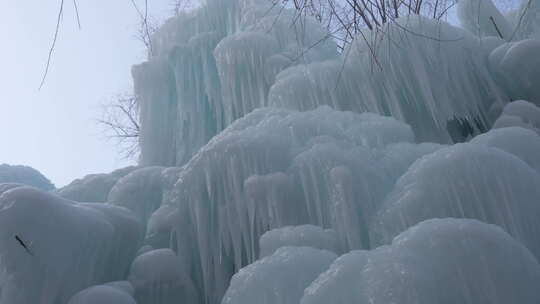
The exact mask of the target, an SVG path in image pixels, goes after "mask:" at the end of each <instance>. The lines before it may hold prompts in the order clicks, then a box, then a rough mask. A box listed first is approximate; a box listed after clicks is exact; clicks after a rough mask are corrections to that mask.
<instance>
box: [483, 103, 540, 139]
mask: <svg viewBox="0 0 540 304" xmlns="http://www.w3.org/2000/svg"><path fill="white" fill-rule="evenodd" d="M505 127H522V128H526V129H530V130H532V131H535V132H536V133H537V134H539V135H540V108H538V107H537V106H535V105H534V104H532V103H530V102H527V101H525V100H518V101H514V102H511V103H509V104H507V105H506V106H505V107H504V109H503V111H502V113H501V116H500V117H499V118H498V119H497V120H496V121H495V123H494V124H493V128H505Z"/></svg>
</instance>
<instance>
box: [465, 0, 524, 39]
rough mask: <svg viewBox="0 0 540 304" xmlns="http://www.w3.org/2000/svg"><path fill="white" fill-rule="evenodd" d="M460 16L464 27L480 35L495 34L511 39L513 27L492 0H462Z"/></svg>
mask: <svg viewBox="0 0 540 304" xmlns="http://www.w3.org/2000/svg"><path fill="white" fill-rule="evenodd" d="M457 7H458V16H459V20H460V22H461V25H462V26H463V28H465V29H467V30H469V31H470V32H471V33H473V34H475V35H476V36H478V37H483V36H495V37H500V38H501V39H505V40H508V41H510V40H511V39H512V34H513V30H514V29H513V28H512V25H511V23H510V22H509V21H508V20H507V19H506V18H505V17H504V16H503V15H502V14H501V12H500V11H499V10H498V9H497V7H496V6H495V4H493V1H492V0H460V1H458V3H457Z"/></svg>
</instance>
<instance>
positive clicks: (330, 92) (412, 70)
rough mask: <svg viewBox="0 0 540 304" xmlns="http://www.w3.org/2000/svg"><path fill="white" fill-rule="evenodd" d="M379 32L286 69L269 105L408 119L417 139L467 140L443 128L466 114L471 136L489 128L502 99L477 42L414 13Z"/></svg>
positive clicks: (469, 35)
mask: <svg viewBox="0 0 540 304" xmlns="http://www.w3.org/2000/svg"><path fill="white" fill-rule="evenodd" d="M382 32H384V33H385V34H380V33H379V34H377V33H372V34H371V35H370V36H367V37H366V39H362V38H361V37H359V39H356V40H355V42H354V43H353V45H352V47H351V48H350V49H349V50H346V51H345V56H344V58H341V59H339V60H330V61H323V62H315V63H312V64H308V65H298V66H294V67H291V68H289V69H287V70H284V71H283V72H281V73H280V74H279V75H278V76H277V78H276V82H275V84H274V85H273V86H272V88H271V89H270V92H269V102H270V105H274V106H280V107H287V108H292V109H298V110H307V109H313V108H315V107H317V106H318V105H321V104H328V105H331V106H332V107H333V108H335V109H339V110H350V111H355V112H366V111H367V112H374V113H380V114H383V115H392V116H393V117H394V118H396V119H398V120H401V121H405V122H407V123H408V124H410V125H411V126H412V128H413V130H414V131H415V135H416V136H417V139H418V140H420V141H434V142H442V143H450V142H453V141H460V140H463V139H464V138H467V134H466V135H465V136H463V135H460V134H455V133H456V130H453V129H452V125H451V124H450V126H449V124H448V122H449V121H452V120H455V119H461V120H465V121H466V123H467V124H469V125H470V127H471V128H472V133H473V134H474V133H478V132H480V131H485V130H487V129H489V127H490V126H491V124H492V123H493V121H492V120H490V119H489V117H488V115H487V113H488V109H489V108H490V106H491V105H492V104H494V103H506V100H507V97H506V96H505V94H504V93H503V92H502V90H501V89H500V88H499V87H498V86H497V85H496V83H495V82H494V80H493V79H492V76H491V74H490V71H489V70H488V68H487V66H486V56H485V52H483V51H479V49H484V47H485V46H484V45H483V40H481V39H479V38H477V37H475V36H473V35H472V34H470V33H469V32H467V31H464V30H462V29H459V28H456V27H453V26H451V25H449V24H446V23H444V22H435V21H433V20H430V19H426V18H423V17H420V16H413V17H409V18H400V19H397V20H396V22H394V23H390V24H389V25H387V26H385V28H384V30H383V31H382ZM366 35H368V34H366ZM426 37H428V38H426ZM429 38H431V39H429ZM373 54H374V55H373Z"/></svg>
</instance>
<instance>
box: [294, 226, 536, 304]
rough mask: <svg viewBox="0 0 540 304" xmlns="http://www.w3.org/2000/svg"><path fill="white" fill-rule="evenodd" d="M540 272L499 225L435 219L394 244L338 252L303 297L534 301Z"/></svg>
mask: <svg viewBox="0 0 540 304" xmlns="http://www.w3.org/2000/svg"><path fill="white" fill-rule="evenodd" d="M539 278H540V266H539V265H538V263H537V261H536V259H535V258H534V256H533V255H532V254H531V253H530V252H529V251H528V250H527V249H526V248H525V247H524V246H523V245H521V244H520V243H519V242H517V241H515V240H514V239H513V238H512V237H510V236H509V235H508V234H507V233H505V232H504V231H503V230H502V229H500V228H499V227H497V226H495V225H488V224H484V223H481V222H479V221H476V220H468V219H434V220H428V221H424V222H421V223H419V224H418V225H416V226H414V227H412V228H410V229H408V230H407V231H405V232H403V233H401V234H400V235H399V236H397V237H396V238H395V239H394V241H393V242H392V244H391V245H389V246H383V247H379V248H377V249H375V250H372V251H352V252H350V253H348V254H345V255H343V256H341V257H339V258H338V259H337V260H336V261H335V262H334V263H333V264H332V265H331V266H330V269H328V270H327V271H326V272H324V273H322V274H321V275H320V276H319V277H318V278H317V279H316V280H315V281H314V282H313V283H312V284H311V285H310V286H309V287H308V288H306V290H305V293H304V296H303V297H302V300H301V301H300V303H301V304H323V303H325V304H326V303H333V304H350V303H362V304H364V303H365V304H367V303H372V304H386V303H402V304H433V303H438V304H453V303H468V304H482V303H500V304H503V303H522V304H529V303H530V304H533V303H538V301H540V291H539V290H538V287H537V282H538V279H539Z"/></svg>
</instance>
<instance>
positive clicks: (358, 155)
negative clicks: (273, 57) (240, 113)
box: [152, 107, 413, 303]
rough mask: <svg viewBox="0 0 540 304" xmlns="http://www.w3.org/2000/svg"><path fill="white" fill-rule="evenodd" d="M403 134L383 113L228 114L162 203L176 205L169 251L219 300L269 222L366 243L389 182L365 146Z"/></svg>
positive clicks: (378, 146)
mask: <svg viewBox="0 0 540 304" xmlns="http://www.w3.org/2000/svg"><path fill="white" fill-rule="evenodd" d="M412 140H413V134H412V131H411V129H410V127H409V126H407V125H406V124H404V123H401V122H398V121H396V120H394V119H392V118H389V117H382V116H378V115H375V114H371V113H365V114H356V113H352V112H341V111H335V110H332V109H330V108H329V107H320V108H318V109H315V110H312V111H307V112H296V111H290V110H284V109H275V108H264V109H257V110H255V111H253V112H252V113H250V114H248V115H246V116H245V117H243V118H242V119H239V120H237V121H236V122H234V123H233V124H232V125H230V126H229V127H228V128H227V129H226V130H224V131H223V132H221V133H220V134H219V135H217V136H216V137H214V138H213V139H212V140H211V141H210V142H209V143H208V144H207V145H206V146H205V147H203V148H202V149H201V150H200V151H199V153H197V154H196V155H195V156H194V157H193V158H192V159H191V161H190V162H189V163H187V164H186V165H185V166H184V167H183V169H182V170H181V171H180V172H179V174H178V175H177V176H178V182H177V183H176V186H175V189H174V191H173V192H171V194H170V200H171V201H170V202H165V203H166V204H167V205H171V206H175V207H176V208H177V211H176V212H177V213H178V215H177V218H178V221H175V226H174V229H173V230H174V231H176V232H177V233H176V240H177V241H176V243H177V248H178V252H179V255H182V256H184V257H185V258H186V259H188V260H189V261H190V262H189V263H188V264H189V265H192V267H194V268H193V273H195V274H197V275H198V276H200V277H194V281H195V282H196V284H197V286H198V287H199V288H200V289H201V290H204V292H205V294H206V295H207V296H209V297H211V298H210V300H209V302H211V303H214V302H216V301H219V300H220V299H221V297H222V295H223V294H224V292H225V290H226V288H227V286H228V285H227V282H228V280H229V279H230V277H231V276H232V275H233V274H234V272H236V271H238V270H239V269H240V268H242V267H244V266H246V265H248V264H250V263H252V262H254V261H255V260H256V259H257V258H258V256H259V248H258V247H259V246H258V241H259V237H260V236H261V235H262V234H263V233H264V232H266V231H268V230H271V229H274V228H279V227H283V226H296V225H304V224H312V225H316V226H320V227H323V228H324V229H328V228H332V229H334V230H335V231H336V232H337V234H338V235H339V237H340V245H341V246H342V249H343V250H350V248H366V247H368V246H369V239H368V237H367V234H368V233H367V226H368V225H367V223H368V222H369V220H370V219H371V216H372V215H373V214H374V213H375V210H376V207H377V206H378V205H379V203H380V202H381V201H382V200H383V198H384V196H385V195H386V194H387V192H389V191H390V189H391V187H392V184H393V182H394V181H393V180H391V178H388V177H387V176H386V174H385V173H384V171H383V170H381V168H380V166H379V162H377V161H376V158H375V156H374V154H376V153H377V152H376V151H379V150H382V149H384V146H385V145H387V144H391V143H396V142H402V141H412ZM171 212H173V211H171ZM158 218H163V219H164V221H166V218H167V217H166V216H162V215H160V216H158V215H156V217H155V219H158ZM158 222H159V220H158ZM167 225H168V224H166V223H165V224H164V225H162V227H166V226H167ZM158 226H160V225H156V224H155V223H153V224H152V227H158Z"/></svg>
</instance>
